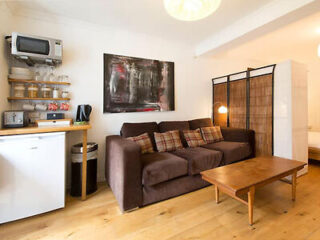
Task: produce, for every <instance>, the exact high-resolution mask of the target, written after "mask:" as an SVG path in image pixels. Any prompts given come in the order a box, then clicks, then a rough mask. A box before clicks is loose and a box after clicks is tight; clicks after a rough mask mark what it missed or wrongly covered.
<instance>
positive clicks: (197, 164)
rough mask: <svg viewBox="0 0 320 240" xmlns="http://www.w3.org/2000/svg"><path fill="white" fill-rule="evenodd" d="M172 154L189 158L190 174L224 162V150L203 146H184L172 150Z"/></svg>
mask: <svg viewBox="0 0 320 240" xmlns="http://www.w3.org/2000/svg"><path fill="white" fill-rule="evenodd" d="M172 154H175V155H176V156H179V157H181V158H184V159H187V160H188V173H189V175H195V174H199V173H200V172H202V171H204V170H208V169H212V168H215V167H218V166H220V164H221V162H222V152H218V151H215V150H209V149H205V148H201V147H194V148H183V149H179V150H177V151H174V152H172Z"/></svg>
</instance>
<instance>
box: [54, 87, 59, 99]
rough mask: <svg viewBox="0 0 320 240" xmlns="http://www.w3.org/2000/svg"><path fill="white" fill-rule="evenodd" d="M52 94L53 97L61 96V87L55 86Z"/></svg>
mask: <svg viewBox="0 0 320 240" xmlns="http://www.w3.org/2000/svg"><path fill="white" fill-rule="evenodd" d="M52 96H53V98H60V91H59V88H56V87H55V88H54V89H53V92H52Z"/></svg>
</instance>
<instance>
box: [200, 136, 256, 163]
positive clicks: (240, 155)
mask: <svg viewBox="0 0 320 240" xmlns="http://www.w3.org/2000/svg"><path fill="white" fill-rule="evenodd" d="M201 147H203V148H206V149H211V150H216V151H220V152H223V164H230V163H233V162H236V161H239V160H243V159H245V158H247V157H249V156H250V154H251V148H250V145H249V144H248V143H245V142H227V141H221V142H216V143H211V144H206V145H203V146H201Z"/></svg>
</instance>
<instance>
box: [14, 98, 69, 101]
mask: <svg viewBox="0 0 320 240" xmlns="http://www.w3.org/2000/svg"><path fill="white" fill-rule="evenodd" d="M13 100H14V101H16V100H37V101H39V100H44V101H70V98H28V97H24V98H20V97H8V101H13Z"/></svg>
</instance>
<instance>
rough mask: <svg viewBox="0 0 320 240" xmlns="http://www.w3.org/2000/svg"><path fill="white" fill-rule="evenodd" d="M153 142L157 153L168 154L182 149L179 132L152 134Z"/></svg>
mask: <svg viewBox="0 0 320 240" xmlns="http://www.w3.org/2000/svg"><path fill="white" fill-rule="evenodd" d="M154 140H155V141H156V145H157V149H158V151H159V152H169V151H174V150H177V149H180V148H183V146H182V143H181V139H180V135H179V130H174V131H168V132H164V133H156V132H155V133H154Z"/></svg>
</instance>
